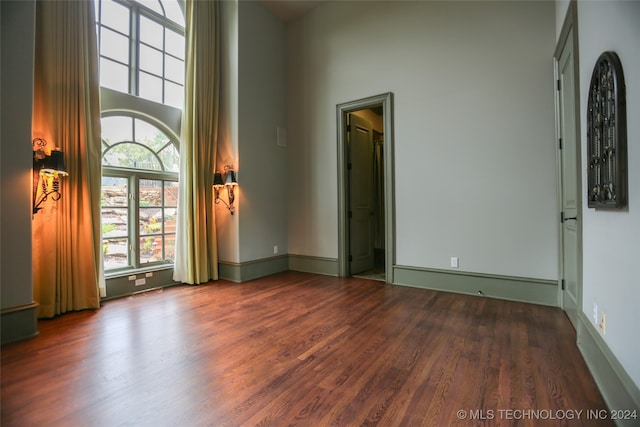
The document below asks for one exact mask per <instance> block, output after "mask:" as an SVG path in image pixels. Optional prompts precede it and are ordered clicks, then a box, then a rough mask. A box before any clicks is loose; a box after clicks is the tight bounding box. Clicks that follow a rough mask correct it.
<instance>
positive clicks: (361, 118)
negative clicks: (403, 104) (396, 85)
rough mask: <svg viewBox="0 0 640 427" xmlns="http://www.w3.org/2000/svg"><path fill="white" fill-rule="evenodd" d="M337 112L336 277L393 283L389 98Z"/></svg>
mask: <svg viewBox="0 0 640 427" xmlns="http://www.w3.org/2000/svg"><path fill="white" fill-rule="evenodd" d="M337 110H338V111H337V112H338V117H337V119H338V197H339V201H338V211H339V220H338V229H339V250H338V267H339V274H340V276H341V277H349V276H353V275H364V276H365V277H369V278H373V279H377V280H384V281H385V282H387V283H393V265H394V260H395V241H394V233H393V230H394V222H393V221H394V215H393V213H394V212H393V190H394V188H393V132H392V129H393V128H392V117H393V114H392V94H391V93H387V94H383V95H378V96H374V97H370V98H365V99H362V100H357V101H352V102H349V103H346V104H340V105H338V106H337Z"/></svg>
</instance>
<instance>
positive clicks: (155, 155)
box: [95, 0, 185, 294]
mask: <svg viewBox="0 0 640 427" xmlns="http://www.w3.org/2000/svg"><path fill="white" fill-rule="evenodd" d="M95 4H96V23H97V26H96V29H97V32H98V41H99V44H100V49H99V50H100V86H101V91H102V108H103V109H104V111H103V114H102V168H103V176H102V199H101V203H102V237H103V240H102V249H103V253H104V267H105V272H106V274H107V276H108V277H118V276H122V275H126V274H129V273H130V272H131V271H135V270H139V269H144V270H154V269H166V268H170V267H171V265H172V264H173V262H174V255H175V250H174V248H175V222H176V206H177V200H178V149H177V147H178V146H179V144H178V140H177V137H176V135H179V134H180V129H179V123H180V116H181V113H182V107H183V105H182V104H183V99H184V59H185V38H184V15H183V12H182V10H181V8H180V4H179V2H178V0H139V1H138V0H95ZM141 99H144V100H146V101H141ZM148 101H151V102H148ZM177 127H178V128H177ZM107 294H109V281H107Z"/></svg>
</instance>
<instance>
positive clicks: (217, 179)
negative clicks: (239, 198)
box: [213, 166, 238, 215]
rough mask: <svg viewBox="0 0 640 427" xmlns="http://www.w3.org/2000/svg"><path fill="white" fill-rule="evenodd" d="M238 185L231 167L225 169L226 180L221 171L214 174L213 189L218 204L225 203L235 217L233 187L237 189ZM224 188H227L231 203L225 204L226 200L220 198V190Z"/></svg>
mask: <svg viewBox="0 0 640 427" xmlns="http://www.w3.org/2000/svg"><path fill="white" fill-rule="evenodd" d="M236 185H238V180H237V178H236V172H235V171H234V170H233V169H232V168H231V166H225V167H224V178H223V176H222V174H221V173H220V172H219V171H216V173H215V174H213V189H214V190H215V193H216V194H215V195H216V203H220V202H222V203H224V205H225V206H226V207H227V209H228V210H229V212H230V213H231V215H233V212H234V211H235V208H234V206H233V201H234V200H235V195H234V194H233V187H235V186H236ZM222 187H226V188H227V198H228V199H229V203H227V202H225V201H224V199H222V198H221V197H220V190H221V189H222Z"/></svg>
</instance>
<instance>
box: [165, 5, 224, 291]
mask: <svg viewBox="0 0 640 427" xmlns="http://www.w3.org/2000/svg"><path fill="white" fill-rule="evenodd" d="M219 15H220V13H219V2H218V1H217V0H211V1H197V0H187V3H186V25H185V33H186V34H185V42H186V66H185V68H186V70H185V105H184V111H183V121H182V137H181V141H180V181H179V187H180V191H179V196H178V216H177V221H178V223H177V230H176V261H175V268H174V280H176V281H180V282H184V283H189V284H198V283H204V282H207V281H209V280H211V279H213V280H216V279H218V247H217V236H216V223H215V209H214V203H213V188H212V186H213V172H214V171H215V159H216V150H217V135H218V112H219V104H220V102H219V94H220V31H219V28H220V25H219Z"/></svg>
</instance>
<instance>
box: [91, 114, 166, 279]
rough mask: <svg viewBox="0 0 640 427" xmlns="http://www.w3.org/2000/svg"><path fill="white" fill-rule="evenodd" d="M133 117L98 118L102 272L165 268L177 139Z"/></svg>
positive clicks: (145, 121) (149, 123) (147, 122)
mask: <svg viewBox="0 0 640 427" xmlns="http://www.w3.org/2000/svg"><path fill="white" fill-rule="evenodd" d="M169 135H170V133H167V132H165V131H163V130H161V129H160V128H159V127H158V126H156V125H154V124H153V123H151V122H149V121H147V120H144V119H142V118H139V117H135V116H125V115H111V116H106V117H103V119H102V168H103V171H102V198H101V204H102V245H103V246H102V247H103V253H104V266H105V271H107V272H109V271H117V270H131V269H138V268H142V267H147V266H153V265H161V264H171V263H173V261H174V256H175V231H176V208H177V202H178V151H177V149H176V146H177V140H175V138H172V137H170V136H169Z"/></svg>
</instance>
